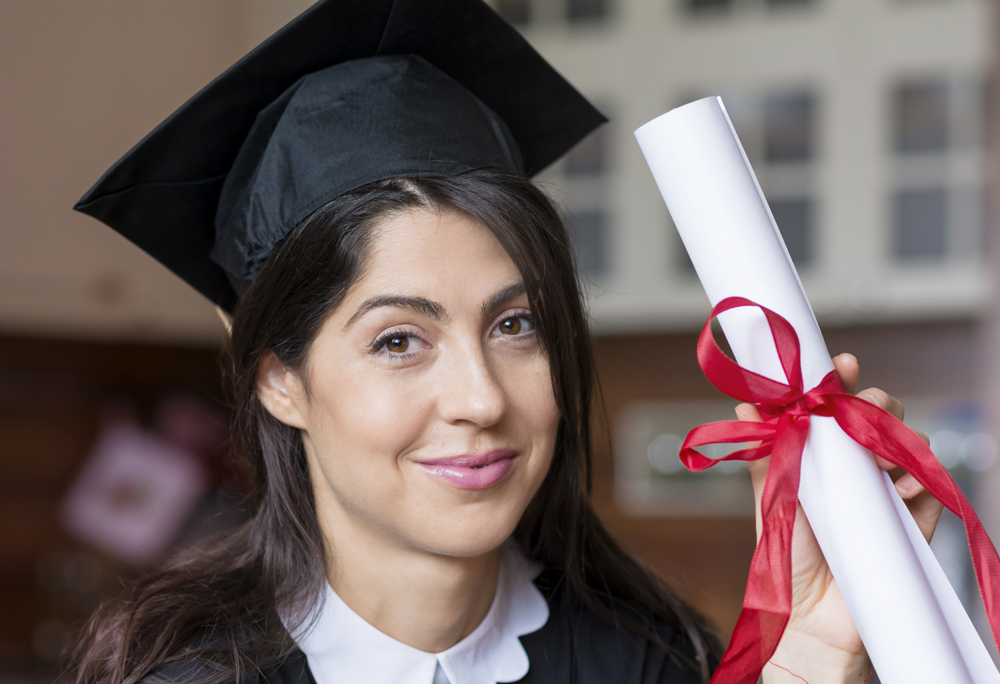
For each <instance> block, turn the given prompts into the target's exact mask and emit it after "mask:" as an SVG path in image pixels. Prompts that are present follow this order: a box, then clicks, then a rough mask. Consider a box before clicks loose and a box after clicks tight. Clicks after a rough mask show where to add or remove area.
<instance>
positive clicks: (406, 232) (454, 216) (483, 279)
mask: <svg viewBox="0 0 1000 684" xmlns="http://www.w3.org/2000/svg"><path fill="white" fill-rule="evenodd" d="M512 279H514V280H519V279H520V275H519V273H518V270H517V267H516V266H515V264H514V262H513V261H511V259H510V257H509V256H508V255H507V252H506V251H505V250H504V248H503V246H502V245H501V244H500V242H499V241H498V240H497V239H496V237H495V236H494V235H493V233H492V232H491V231H490V230H489V228H487V227H486V226H485V225H484V224H483V223H482V221H480V220H479V219H477V218H475V217H474V216H472V215H470V214H467V213H465V212H462V211H459V210H457V209H451V208H444V209H414V210H409V211H405V212H401V213H399V214H396V215H395V216H393V217H391V218H389V219H388V220H386V221H385V222H384V223H383V224H382V225H381V226H380V227H379V228H378V230H377V231H376V232H375V236H374V240H373V242H372V245H371V247H370V249H369V252H368V255H367V258H366V259H365V265H364V268H363V270H362V272H361V275H360V277H359V278H358V281H357V283H356V285H355V287H354V288H352V289H353V290H355V291H357V290H367V289H369V288H372V287H376V288H378V287H382V286H385V285H388V284H393V285H395V286H397V287H398V286H404V287H405V286H411V287H412V286H419V287H421V288H424V289H429V290H436V289H441V288H445V289H447V288H448V287H451V286H454V285H456V284H462V285H463V286H465V287H475V286H476V285H477V284H478V283H482V284H483V285H486V286H487V287H488V286H490V285H492V284H493V281H495V280H503V281H505V282H509V281H511V280H512ZM424 294H431V293H430V292H427V293H424ZM348 298H350V295H349V297H348Z"/></svg>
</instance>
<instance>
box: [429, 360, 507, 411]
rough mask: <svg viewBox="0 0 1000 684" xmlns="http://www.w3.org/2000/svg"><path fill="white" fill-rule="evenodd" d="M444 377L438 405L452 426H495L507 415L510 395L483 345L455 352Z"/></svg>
mask: <svg viewBox="0 0 1000 684" xmlns="http://www.w3.org/2000/svg"><path fill="white" fill-rule="evenodd" d="M449 356H450V357H451V358H450V359H449V360H448V361H447V363H446V365H447V370H446V372H445V373H444V377H442V378H441V386H440V388H439V391H440V393H439V395H438V396H439V398H438V406H439V410H440V412H441V415H442V418H444V419H445V420H446V421H448V422H449V423H463V422H465V423H472V424H475V425H477V426H479V427H489V426H491V425H496V424H497V423H499V422H500V420H501V419H502V418H503V416H504V414H505V413H506V412H507V394H506V393H505V392H504V391H503V388H502V387H501V386H500V383H498V382H497V379H496V377H495V376H494V374H493V371H492V369H491V368H490V364H489V360H488V358H487V356H486V354H485V353H484V349H483V348H482V346H480V345H470V346H469V347H468V348H466V349H462V350H454V353H453V354H450V355H449Z"/></svg>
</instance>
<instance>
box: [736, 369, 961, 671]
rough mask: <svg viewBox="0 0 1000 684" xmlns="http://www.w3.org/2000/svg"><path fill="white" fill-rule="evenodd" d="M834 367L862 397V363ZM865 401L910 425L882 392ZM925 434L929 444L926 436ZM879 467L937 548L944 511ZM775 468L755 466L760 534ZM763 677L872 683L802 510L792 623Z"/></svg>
mask: <svg viewBox="0 0 1000 684" xmlns="http://www.w3.org/2000/svg"><path fill="white" fill-rule="evenodd" d="M833 365H834V368H835V369H836V370H837V373H838V375H839V376H840V380H841V382H842V383H843V385H844V388H845V389H846V390H847V391H848V392H854V390H855V386H856V385H857V382H858V377H859V374H860V368H859V366H858V362H857V359H855V358H854V357H853V356H851V355H850V354H841V355H839V356H836V357H834V359H833ZM857 396H858V397H859V398H862V399H865V400H866V401H870V402H872V403H873V404H875V405H876V406H878V407H879V408H881V409H883V410H884V411H888V412H889V413H891V414H892V415H893V416H895V417H896V418H897V419H898V420H902V419H903V405H902V404H901V403H900V402H899V401H898V400H897V399H895V398H893V397H891V396H889V395H888V394H886V393H885V392H883V391H882V390H880V389H875V388H869V389H864V390H862V391H860V392H858V393H857ZM736 415H737V417H738V418H739V419H740V420H745V421H753V422H760V421H761V415H760V412H759V411H758V410H757V407H756V406H754V405H753V404H740V405H739V406H737V407H736ZM914 432H917V431H914ZM918 434H920V436H921V438H922V439H924V441H927V438H926V436H924V435H923V434H921V433H919V432H918ZM875 460H876V462H877V463H878V466H879V467H880V468H881V469H883V470H885V471H887V472H889V474H890V476H891V477H892V479H893V482H894V484H895V487H896V491H897V492H899V494H900V496H901V497H902V498H903V499H904V500H905V501H906V503H907V507H908V508H909V510H910V512H911V513H912V514H913V519H914V521H915V522H916V523H917V526H918V527H919V528H920V532H921V534H922V535H923V536H924V538H925V539H926V540H927V541H928V542H929V541H930V540H931V537H932V535H933V534H934V528H935V527H936V526H937V522H938V519H939V518H940V517H941V512H942V510H943V509H944V506H943V505H942V504H941V502H940V501H938V500H937V499H935V498H934V496H933V495H931V494H930V493H929V492H928V491H927V490H926V489H924V487H923V485H921V484H920V483H919V482H917V481H916V479H915V478H914V477H913V476H912V475H910V474H909V473H906V472H905V471H904V470H903V469H902V468H898V467H896V466H895V465H893V464H892V463H889V462H888V461H886V460H885V459H884V458H882V457H880V456H876V458H875ZM769 463H770V457H765V458H762V459H760V460H757V461H748V463H747V465H749V466H750V476H751V478H752V480H753V488H754V500H755V503H756V511H757V533H758V535H759V534H760V529H761V524H762V521H761V517H760V502H761V493H762V491H763V489H764V480H765V478H766V476H767V466H768V464H769ZM763 675H764V682H765V684H778V683H780V682H786V681H788V682H799V683H801V679H805V680H806V681H808V682H809V683H810V684H820V683H821V682H825V681H844V682H864V681H866V680H867V679H868V678H869V677H870V675H871V665H870V661H869V658H868V653H867V652H866V651H865V647H864V644H863V643H862V641H861V636H860V635H859V634H858V630H857V628H856V627H855V626H854V620H853V619H851V614H850V612H849V611H848V609H847V605H846V604H845V603H844V598H843V596H842V595H841V593H840V591H839V590H838V589H837V584H836V581H835V580H834V578H833V575H832V573H831V572H830V567H829V566H828V565H827V563H826V559H825V558H824V557H823V552H822V550H821V549H820V547H819V544H818V543H817V542H816V537H815V536H814V535H813V532H812V528H810V527H809V521H808V520H806V517H805V515H804V514H803V512H802V509H801V506H799V508H798V510H797V512H796V516H795V529H794V532H793V536H792V616H791V619H790V620H789V622H788V626H787V627H786V628H785V633H784V635H783V636H782V639H781V642H780V643H779V644H778V649H777V650H776V651H775V652H774V655H772V656H771V658H770V660H769V662H768V664H767V665H766V666H765V667H764V671H763ZM799 678H801V679H799Z"/></svg>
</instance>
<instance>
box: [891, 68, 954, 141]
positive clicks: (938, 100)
mask: <svg viewBox="0 0 1000 684" xmlns="http://www.w3.org/2000/svg"><path fill="white" fill-rule="evenodd" d="M948 100H949V91H948V84H947V83H945V82H944V81H942V80H927V81H918V82H911V83H904V84H901V85H900V86H898V87H897V88H896V91H895V92H894V93H893V103H892V110H893V112H892V116H893V130H894V138H895V147H896V151H897V152H902V153H909V152H941V151H944V150H945V149H946V148H947V147H948Z"/></svg>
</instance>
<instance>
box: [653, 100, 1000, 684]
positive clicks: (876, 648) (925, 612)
mask: <svg viewBox="0 0 1000 684" xmlns="http://www.w3.org/2000/svg"><path fill="white" fill-rule="evenodd" d="M635 136H636V138H637V140H638V141H639V146H640V148H641V149H642V152H643V155H644V156H645V157H646V162H647V163H648V164H649V167H650V169H651V170H652V172H653V177H654V178H655V180H656V183H657V185H658V186H659V189H660V192H661V193H662V195H663V199H664V200H665V201H666V203H667V207H668V208H669V209H670V214H671V216H672V217H673V220H674V224H675V225H676V226H677V230H678V231H679V232H680V235H681V239H682V240H683V242H684V246H685V248H686V249H687V251H688V254H689V255H690V257H691V261H692V263H693V264H694V267H695V270H696V271H697V273H698V277H699V279H700V280H701V283H702V285H703V286H704V288H705V292H706V293H707V294H708V298H709V300H710V301H711V303H712V305H713V306H714V305H715V304H717V303H718V302H719V301H721V300H723V299H725V298H726V297H731V296H741V297H746V298H748V299H750V300H752V301H754V302H756V303H758V304H761V305H763V306H766V307H768V308H769V309H772V310H773V311H775V312H777V313H779V314H781V315H782V316H784V317H785V318H786V319H787V320H788V321H789V322H790V323H791V324H792V326H793V327H794V328H795V331H796V333H797V334H798V337H799V343H800V345H801V355H802V376H803V381H804V383H805V387H806V389H809V388H811V387H815V386H816V385H818V384H819V382H820V381H821V380H822V378H823V377H824V376H825V375H826V374H827V373H828V372H830V371H831V370H833V364H832V362H831V361H830V355H829V352H828V351H827V348H826V343H825V342H824V340H823V335H822V333H821V332H820V330H819V325H818V324H817V322H816V317H815V316H814V314H813V312H812V308H811V307H810V305H809V301H808V300H807V298H806V295H805V291H804V290H803V288H802V283H801V282H800V281H799V277H798V274H797V273H796V271H795V268H794V266H793V265H792V261H791V258H790V257H789V256H788V251H787V249H786V248H785V245H784V242H783V241H782V239H781V235H780V233H779V232H778V230H777V227H776V225H775V223H774V218H773V217H772V216H771V210H770V209H769V208H768V206H767V201H766V200H765V199H764V195H763V193H762V192H761V190H760V186H759V185H758V183H757V179H756V177H755V176H754V173H753V170H752V168H751V167H750V163H749V161H748V160H747V158H746V154H745V153H744V152H743V148H742V146H741V145H740V141H739V138H738V137H737V136H736V131H735V130H734V129H733V126H732V123H731V122H730V120H729V116H728V114H727V113H726V110H725V107H724V106H723V104H722V100H721V99H720V98H714V97H713V98H706V99H704V100H699V101H697V102H693V103H691V104H688V105H685V106H683V107H680V108H678V109H675V110H673V111H670V112H668V113H666V114H664V115H663V116H660V117H658V118H656V119H654V120H653V121H651V122H649V123H647V124H646V125H644V126H642V127H641V128H640V129H639V130H637V131H636V132H635ZM719 322H720V324H721V325H722V328H723V330H724V332H725V334H726V339H727V340H728V341H729V344H730V346H731V348H732V350H733V354H734V355H735V356H736V360H737V361H738V362H739V363H740V365H742V366H743V367H745V368H749V369H750V370H753V371H755V372H757V373H760V374H761V375H765V376H767V377H769V378H772V379H774V380H777V381H780V382H787V379H786V378H785V376H784V373H783V372H782V370H781V365H780V363H779V360H778V355H777V352H776V350H775V348H774V341H773V338H772V336H771V333H770V329H769V328H768V325H767V322H766V320H765V318H764V316H763V314H762V313H761V312H760V311H759V310H756V309H748V308H742V309H736V310H732V311H728V312H725V313H723V314H722V315H721V316H720V317H719ZM810 425H811V426H810V430H809V436H808V439H807V441H806V446H805V450H804V452H803V456H802V476H801V484H800V487H799V501H800V503H801V504H802V508H803V510H804V511H805V513H806V517H807V518H808V520H809V523H810V525H811V526H812V529H813V532H814V534H815V536H816V540H817V541H818V542H819V545H820V548H821V549H822V550H823V554H824V556H825V557H826V560H827V563H828V564H829V566H830V570H831V571H832V572H833V576H834V577H835V578H836V580H837V586H838V588H839V589H840V591H841V593H842V594H843V596H844V599H845V601H846V603H847V606H848V608H849V610H850V612H851V616H852V617H853V618H854V622H855V624H856V625H857V628H858V631H859V633H860V634H861V638H862V639H863V641H864V643H865V646H866V647H867V649H868V653H869V655H870V656H871V659H872V663H873V665H874V667H875V669H876V671H877V672H878V674H879V678H880V680H881V681H882V682H883V683H884V684H915V683H919V682H927V683H928V684H932V683H933V684H940V683H941V682H949V684H962V683H972V682H974V683H975V684H987V683H990V684H997V683H1000V673H998V672H997V670H996V667H995V666H994V664H993V661H992V659H991V658H990V656H989V653H988V652H987V650H986V647H985V646H984V645H983V642H982V640H981V639H980V638H979V635H978V633H977V632H976V630H975V628H974V627H973V625H972V622H971V620H970V619H969V617H968V615H967V614H966V612H965V610H964V609H963V607H962V605H961V602H960V601H959V599H958V596H957V595H956V594H955V591H954V589H953V588H952V587H951V585H950V584H949V583H948V580H947V578H946V577H945V575H944V572H943V571H942V570H941V567H940V565H939V564H938V562H937V560H936V559H935V557H934V555H933V553H932V552H931V550H930V548H929V547H928V545H927V543H926V542H925V541H924V539H923V537H922V536H921V534H920V531H919V529H918V528H917V526H916V523H914V522H913V520H912V518H911V517H910V516H909V514H908V513H907V509H906V506H905V504H904V503H903V501H902V499H900V497H899V494H898V493H897V492H896V491H895V488H894V487H893V485H892V482H891V480H890V479H889V477H888V476H887V475H886V474H885V473H882V472H881V471H880V470H879V469H878V467H877V466H876V465H875V463H874V461H873V459H872V457H871V455H870V454H869V453H868V451H867V450H866V449H864V448H863V447H861V446H860V445H858V444H857V443H856V442H854V441H853V440H852V439H851V438H850V437H848V436H847V435H846V434H845V433H844V432H843V431H842V430H841V429H840V427H839V426H838V425H837V423H836V421H835V420H834V419H833V418H828V417H820V416H813V417H812V420H811V424H810Z"/></svg>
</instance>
